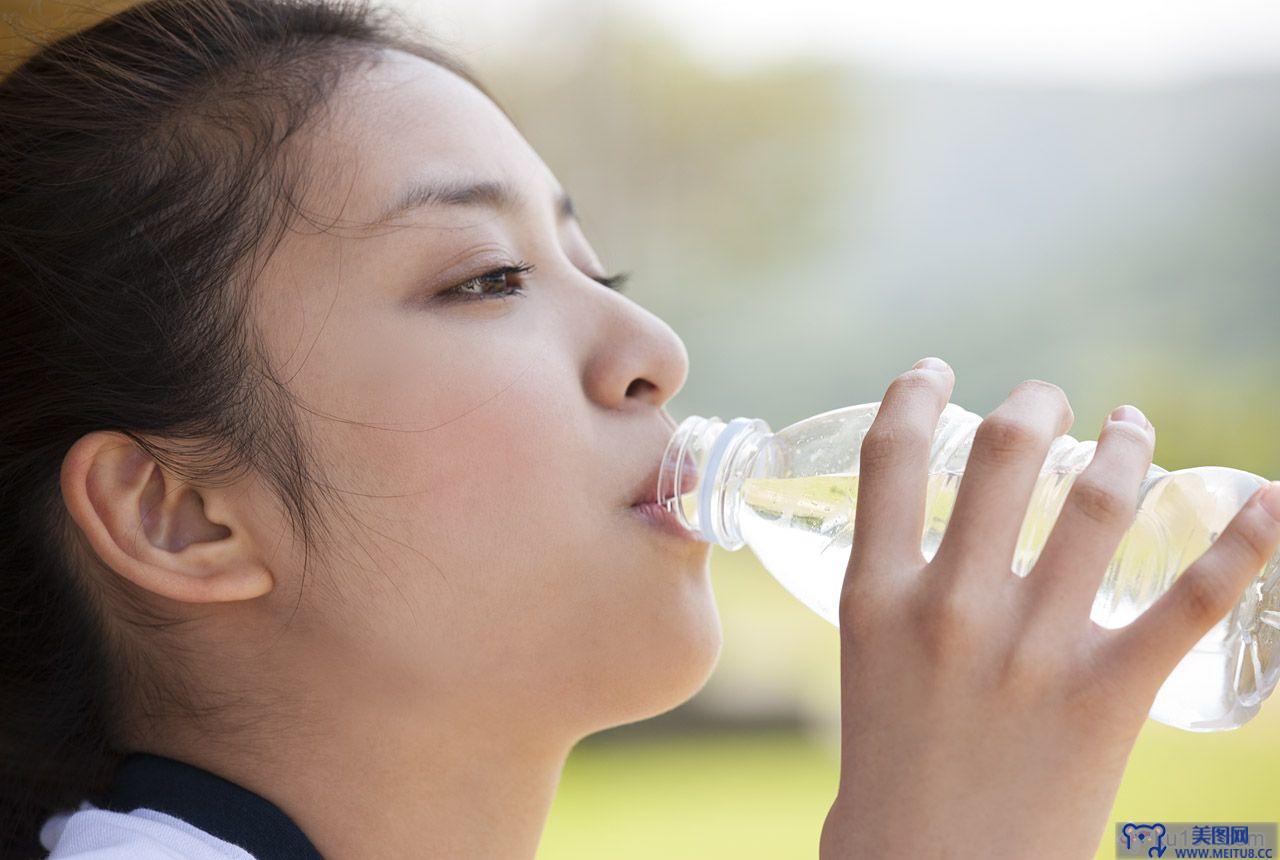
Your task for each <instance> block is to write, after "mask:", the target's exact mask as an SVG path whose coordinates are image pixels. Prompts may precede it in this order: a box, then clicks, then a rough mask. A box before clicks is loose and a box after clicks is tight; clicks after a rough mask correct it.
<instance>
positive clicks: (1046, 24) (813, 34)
mask: <svg viewBox="0 0 1280 860" xmlns="http://www.w3.org/2000/svg"><path fill="white" fill-rule="evenodd" d="M392 2H395V3H396V4H397V5H402V6H406V7H411V8H413V9H414V10H415V11H421V12H422V13H425V17H426V20H428V21H429V22H434V23H435V24H436V25H441V24H443V25H444V26H445V29H446V30H451V31H452V36H453V37H454V38H456V39H457V40H458V41H459V42H461V43H462V44H463V45H473V46H475V47H476V48H477V49H478V50H491V49H493V48H495V47H497V46H498V45H499V44H502V45H507V46H508V47H507V48H506V49H514V50H519V48H518V45H517V44H515V43H516V41H517V40H518V39H519V37H520V35H521V30H522V28H523V25H524V24H527V22H528V20H529V17H530V16H532V15H535V14H537V13H539V12H543V13H548V12H549V13H550V14H552V15H558V16H560V17H562V18H563V19H564V29H565V35H566V36H571V34H572V30H573V27H574V21H575V18H578V17H580V15H581V14H589V12H588V11H587V10H590V9H593V8H595V9H598V8H599V7H600V6H602V5H603V4H604V3H605V2H608V3H610V4H611V5H613V6H615V7H619V8H621V9H624V10H626V11H628V12H630V13H632V14H635V15H639V16H648V17H653V18H657V19H658V20H660V21H662V22H664V23H666V24H668V25H669V26H670V29H671V31H672V32H673V33H674V34H675V35H677V36H678V37H681V38H683V39H685V40H686V41H687V42H688V43H689V45H690V46H691V47H692V48H694V49H695V50H696V51H698V52H699V53H701V54H703V55H705V56H706V57H707V58H708V59H710V60H712V61H714V62H717V63H720V64H725V65H739V64H750V63H753V62H758V61H761V60H767V59H770V58H773V57H776V56H778V55H794V54H818V55H823V56H836V57H841V58H845V59H847V60H850V61H852V62H858V63H861V64H865V65H868V66H872V67H879V68H884V69H889V70H897V71H908V72H911V71H921V72H940V73H943V74H978V75H997V76H1001V77H1013V78H1020V79H1031V80H1058V81H1086V82H1095V83H1116V84H1160V83H1167V82H1172V81H1177V80H1182V79H1187V78H1195V77H1200V76H1203V75H1206V74H1215V73H1221V72H1231V71H1251V70H1258V69H1267V70H1280V0H1053V2H1047V0H967V2H966V0H880V2H866V0H843V2H835V0H772V2H765V0H580V2H576V3H575V2H565V0H392Z"/></svg>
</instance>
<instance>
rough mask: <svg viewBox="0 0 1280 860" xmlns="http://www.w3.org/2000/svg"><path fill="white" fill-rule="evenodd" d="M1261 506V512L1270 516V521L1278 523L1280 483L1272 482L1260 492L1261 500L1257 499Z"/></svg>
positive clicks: (1279, 516) (1279, 517)
mask: <svg viewBox="0 0 1280 860" xmlns="http://www.w3.org/2000/svg"><path fill="white" fill-rule="evenodd" d="M1258 501H1259V502H1260V503H1261V504H1262V508H1263V510H1265V511H1266V512H1267V513H1268V514H1270V515H1271V519H1273V520H1275V521H1276V522H1278V523H1280V481H1272V482H1271V483H1270V484H1268V485H1267V486H1266V488H1265V489H1263V491H1262V498H1260V499H1258Z"/></svg>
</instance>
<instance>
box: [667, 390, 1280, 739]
mask: <svg viewBox="0 0 1280 860" xmlns="http://www.w3.org/2000/svg"><path fill="white" fill-rule="evenodd" d="M879 406H880V404H879V403H864V404H860V405H858V406H848V407H845V408H842V409H834V410H832V411H830V412H824V413H822V414H821V415H815V416H813V417H812V418H806V419H805V420H803V421H799V422H797V423H795V424H792V425H790V426H789V427H786V428H784V429H782V430H780V431H778V432H777V433H773V432H771V431H770V429H769V426H768V425H767V424H766V423H765V422H763V421H761V420H759V419H753V418H735V419H734V420H732V421H730V422H728V423H725V422H724V421H721V420H720V419H719V418H703V417H701V416H696V415H695V416H691V417H689V418H687V419H685V420H684V421H683V422H682V423H681V424H680V426H679V427H678V428H677V429H676V431H675V433H674V435H673V436H672V438H671V441H670V443H668V445H667V449H666V453H665V455H664V457H663V463H662V468H661V472H660V478H659V482H658V483H659V486H658V501H659V502H661V503H662V504H663V506H664V507H666V509H667V510H669V511H671V512H672V513H673V514H674V515H675V516H676V518H677V519H678V520H679V521H680V522H681V524H682V525H683V526H684V527H685V528H686V529H689V530H690V531H692V532H694V533H695V534H696V535H697V536H698V537H700V538H701V539H703V540H705V541H708V542H710V543H715V544H718V545H720V546H722V547H724V548H725V549H729V550H736V549H739V548H741V547H743V546H744V545H745V546H748V547H750V548H751V550H752V551H753V552H754V553H755V554H756V556H758V557H759V559H760V561H761V562H762V563H763V565H764V567H765V568H766V569H767V570H768V571H769V573H770V574H772V575H773V576H774V577H775V578H776V579H777V580H778V581H779V582H780V583H782V585H783V586H784V587H785V588H786V589H787V590H788V591H790V592H791V593H792V594H793V595H795V597H797V598H798V599H799V600H800V601H802V602H803V603H804V604H805V605H806V606H808V607H809V608H810V609H812V610H813V611H814V612H816V613H818V614H819V615H821V616H822V617H823V618H825V619H827V620H828V621H830V622H831V623H832V624H835V625H837V626H839V618H838V607H839V600H840V590H841V585H842V583H843V581H844V574H845V568H846V567H847V565H848V561H849V551H850V546H851V545H852V542H853V539H854V535H853V527H854V511H855V509H856V506H857V498H858V462H859V460H858V458H859V451H860V448H861V445H862V439H863V437H864V436H865V435H866V432H867V430H868V429H870V427H871V422H872V419H873V418H874V417H875V414H876V411H877V409H878V408H879ZM981 421H982V418H981V416H978V415H975V414H974V413H972V412H968V411H966V410H964V409H962V408H960V407H959V406H957V405H955V404H954V403H949V404H947V406H946V408H945V409H944V410H943V411H942V414H941V417H940V419H939V422H938V426H937V429H936V430H935V433H934V438H933V448H932V452H931V456H930V459H929V480H928V493H927V501H926V516H925V526H924V533H923V534H922V535H921V542H920V548H921V551H922V553H923V555H924V557H925V559H932V558H933V555H934V553H935V552H936V551H937V549H938V545H939V543H940V542H941V540H942V534H943V531H944V530H945V529H946V525H947V521H948V519H949V518H950V515H951V509H952V506H953V504H954V502H955V497H956V490H957V488H958V486H959V483H960V477H961V474H962V473H963V471H964V466H965V461H966V460H967V459H968V456H969V450H970V446H971V444H972V442H973V437H974V433H975V432H976V430H977V428H978V425H979V424H980V423H981ZM1095 446H1096V443H1095V442H1092V441H1086V442H1080V441H1077V440H1076V439H1074V438H1073V437H1071V436H1070V435H1063V436H1059V437H1058V438H1057V439H1055V440H1054V441H1053V444H1052V446H1051V447H1050V449H1049V453H1048V455H1047V457H1046V458H1045V462H1044V465H1043V466H1042V467H1041V472H1040V477H1039V479H1038V480H1037V482H1036V485H1035V489H1034V492H1033V494H1032V496H1031V501H1030V503H1029V505H1028V508H1027V512H1026V515H1025V518H1024V520H1023V523H1022V531H1021V533H1020V535H1019V538H1018V543H1017V549H1016V551H1015V554H1014V558H1013V571H1014V573H1016V574H1017V575H1019V576H1026V575H1027V572H1028V571H1029V570H1030V569H1031V567H1032V565H1033V564H1034V563H1035V561H1036V558H1037V557H1038V556H1039V554H1040V550H1041V548H1042V547H1043V545H1044V542H1045V539H1046V538H1047V537H1048V535H1049V532H1050V530H1051V529H1052V527H1053V524H1054V521H1055V520H1056V519H1057V516H1058V513H1059V511H1060V510H1061V509H1062V503H1063V501H1064V500H1065V498H1066V495H1067V491H1068V490H1069V489H1070V488H1071V484H1072V482H1073V481H1074V480H1075V476H1076V475H1077V474H1079V472H1080V470H1081V469H1083V468H1084V467H1085V465H1087V464H1088V462H1089V461H1090V460H1091V459H1092V457H1093V451H1094V448H1095ZM1265 483H1266V480H1265V479H1263V478H1260V477H1258V476H1257V475H1254V474H1251V473H1249V472H1243V471H1240V470H1238V469H1228V468H1222V467H1217V466H1201V467H1196V468H1193V469H1179V470H1177V471H1174V472H1170V471H1168V470H1166V469H1162V468H1160V467H1159V466H1156V465H1152V466H1151V467H1150V469H1149V470H1148V472H1147V475H1146V477H1145V478H1144V479H1143V481H1142V486H1141V491H1140V496H1139V502H1138V507H1137V511H1136V514H1135V517H1134V520H1133V523H1132V524H1131V525H1130V527H1129V529H1128V531H1127V532H1126V533H1125V535H1124V537H1123V539H1122V540H1121V542H1120V544H1119V547H1118V548H1117V549H1116V552H1115V555H1114V557H1113V558H1112V559H1111V562H1110V564H1109V566H1108V567H1107V571H1106V575H1105V578H1104V579H1103V581H1102V585H1101V587H1100V588H1099V590H1098V594H1097V597H1096V598H1095V599H1094V602H1093V608H1092V610H1091V617H1092V618H1093V620H1094V621H1096V622H1097V623H1098V624H1100V625H1102V626H1104V627H1109V628H1114V627H1120V626H1123V625H1125V624H1128V623H1129V622H1130V621H1132V620H1133V619H1134V618H1135V617H1136V616H1137V615H1138V614H1139V613H1141V612H1142V611H1143V610H1144V609H1145V608H1146V607H1148V606H1149V605H1151V603H1153V602H1154V601H1155V599H1156V598H1157V597H1159V596H1160V595H1161V594H1162V593H1164V592H1165V591H1166V590H1167V589H1168V588H1169V587H1170V585H1171V584H1172V583H1173V581H1174V579H1175V578H1176V577H1177V576H1178V575H1179V574H1180V573H1181V572H1182V571H1183V570H1185V569H1186V568H1187V567H1188V566H1189V565H1190V564H1191V563H1192V562H1194V561H1195V560H1196V559H1197V558H1198V557H1199V556H1200V555H1201V554H1202V553H1203V552H1204V551H1205V550H1206V549H1207V548H1208V547H1209V545H1210V544H1211V543H1212V542H1213V541H1214V540H1216V539H1217V537H1218V535H1219V534H1221V533H1222V530H1223V528H1224V527H1225V526H1226V524H1227V523H1228V522H1229V521H1230V520H1231V518H1232V517H1233V516H1234V515H1235V513H1236V512H1237V511H1239V510H1240V509H1241V508H1242V507H1243V506H1244V503H1245V502H1246V501H1247V500H1248V499H1249V497H1250V496H1252V495H1253V493H1254V492H1256V491H1257V489H1258V488H1259V487H1260V486H1262V485H1263V484H1265ZM1278 678H1280V553H1277V554H1276V555H1275V556H1274V557H1272V558H1271V559H1270V560H1269V561H1268V562H1267V564H1266V565H1264V566H1263V568H1262V569H1261V570H1260V571H1259V572H1258V575H1257V577H1256V578H1255V579H1254V580H1253V581H1252V582H1251V583H1250V584H1249V585H1248V586H1247V587H1246V588H1245V589H1244V591H1243V593H1242V594H1241V595H1240V600H1239V601H1238V602H1237V603H1236V605H1235V607H1234V608H1233V609H1232V610H1231V611H1230V612H1228V613H1227V615H1226V616H1225V617H1224V618H1223V619H1222V620H1221V621H1220V622H1219V623H1218V624H1217V625H1216V626H1215V627H1214V628H1213V629H1212V630H1210V631H1209V632H1208V633H1207V634H1205V636H1204V637H1203V638H1202V639H1201V640H1200V641H1199V642H1198V643H1197V644H1196V646H1195V648H1194V649H1192V650H1191V651H1190V652H1188V653H1187V655H1186V656H1185V657H1184V658H1183V659H1182V661H1181V662H1180V663H1179V664H1178V666H1177V667H1176V668H1175V669H1174V671H1173V672H1172V673H1171V674H1170V675H1169V677H1168V678H1167V679H1166V681H1165V683H1164V684H1163V685H1162V686H1161V688H1160V691H1159V693H1158V694H1157V696H1156V699H1155V702H1154V704H1153V706H1152V708H1151V711H1150V716H1151V717H1152V718H1153V719H1155V720H1158V721H1160V722H1162V723H1166V724H1168V725H1171V726H1176V727H1178V728H1182V729H1188V730H1190V731H1218V730H1223V729H1233V728H1237V727H1239V726H1241V725H1243V724H1244V723H1245V722H1247V721H1248V720H1249V719H1251V718H1252V717H1253V716H1254V715H1255V714H1256V713H1257V712H1258V709H1259V707H1260V705H1261V703H1262V701H1263V699H1265V698H1266V697H1267V696H1268V695H1269V694H1270V693H1271V691H1272V690H1273V689H1274V688H1275V686H1276V682H1277V679H1278Z"/></svg>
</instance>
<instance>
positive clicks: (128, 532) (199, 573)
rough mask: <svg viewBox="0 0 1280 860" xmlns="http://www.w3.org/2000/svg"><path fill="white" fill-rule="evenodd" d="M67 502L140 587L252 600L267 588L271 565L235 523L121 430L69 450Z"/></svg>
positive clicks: (166, 593) (113, 563)
mask: <svg viewBox="0 0 1280 860" xmlns="http://www.w3.org/2000/svg"><path fill="white" fill-rule="evenodd" d="M59 483H60V487H61V491H62V497H63V500H64V503H65V504H66V506H67V510H68V511H69V513H70V515H71V517H72V519H73V520H74V522H75V524H76V526H77V527H78V528H79V529H80V531H81V532H82V533H83V534H84V536H85V539H86V541H87V542H88V543H89V545H90V547H92V549H93V551H94V553H96V554H97V556H98V558H99V559H101V560H102V562H103V563H104V564H105V565H106V566H107V567H108V568H109V569H110V570H112V571H113V572H114V573H116V574H118V575H119V576H122V577H124V578H125V579H127V580H129V581H130V582H132V583H133V584H134V585H136V586H138V587H139V588H142V589H145V590H146V591H150V592H153V593H155V594H157V595H160V596H162V597H167V598H169V599H171V600H177V601H181V602H184V603H215V602H228V601H237V600H251V599H253V598H255V597H260V596H262V595H263V594H266V593H267V592H269V591H270V590H271V588H272V585H273V579H272V576H271V572H270V570H268V569H267V567H266V566H265V565H264V564H262V562H261V560H260V559H259V557H258V555H257V553H256V552H255V548H254V547H253V545H252V544H251V542H249V540H248V532H247V531H246V530H244V529H238V528H236V525H235V523H234V521H233V519H232V518H233V517H234V512H233V511H229V510H228V511H224V512H223V517H224V519H226V520H227V521H223V522H214V521H212V520H211V519H210V517H209V516H208V514H207V512H206V507H207V505H206V501H207V500H206V498H205V494H206V493H209V492H216V491H210V490H206V489H204V488H200V487H196V486H193V485H192V484H191V483H190V482H188V481H185V480H183V479H181V478H179V477H176V476H174V475H172V474H170V473H169V472H168V471H166V470H165V469H164V468H163V467H162V466H161V465H160V464H159V463H158V462H156V461H155V460H154V459H153V458H152V457H151V456H150V455H148V454H147V453H146V452H145V451H144V450H143V449H141V448H140V447H139V446H138V445H136V444H135V443H134V442H133V440H132V439H130V438H128V437H127V436H124V435H123V434H120V433H115V432H110V431H94V432H92V433H88V434H86V435H85V436H83V437H81V438H80V439H78V440H76V442H75V444H73V445H72V446H71V448H70V449H69V450H68V451H67V454H66V455H65V456H64V457H63V460H62V469H61V474H60V476H59Z"/></svg>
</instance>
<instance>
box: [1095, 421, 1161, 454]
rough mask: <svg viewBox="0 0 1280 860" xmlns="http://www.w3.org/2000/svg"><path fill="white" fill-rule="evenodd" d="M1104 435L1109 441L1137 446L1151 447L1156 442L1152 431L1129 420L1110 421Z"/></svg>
mask: <svg viewBox="0 0 1280 860" xmlns="http://www.w3.org/2000/svg"><path fill="white" fill-rule="evenodd" d="M1104 435H1105V436H1106V440H1105V441H1107V442H1108V443H1115V442H1124V443H1126V444H1129V445H1132V446H1133V447H1135V448H1149V447H1151V445H1152V443H1153V442H1154V439H1153V437H1152V436H1151V434H1150V433H1148V432H1147V431H1146V430H1144V429H1143V428H1141V427H1139V426H1138V425H1136V424H1130V423H1129V422H1128V421H1110V422H1108V423H1107V426H1106V433H1105V434H1104Z"/></svg>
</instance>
